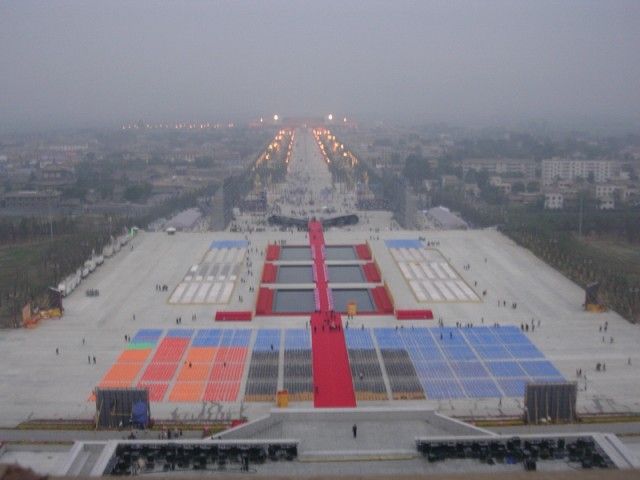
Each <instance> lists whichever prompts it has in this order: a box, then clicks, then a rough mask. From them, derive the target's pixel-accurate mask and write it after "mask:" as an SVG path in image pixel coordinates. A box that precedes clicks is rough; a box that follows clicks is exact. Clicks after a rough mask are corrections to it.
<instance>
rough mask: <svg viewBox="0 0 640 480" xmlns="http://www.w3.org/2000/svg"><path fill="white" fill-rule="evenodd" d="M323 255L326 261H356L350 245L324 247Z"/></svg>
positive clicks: (354, 252) (353, 250)
mask: <svg viewBox="0 0 640 480" xmlns="http://www.w3.org/2000/svg"><path fill="white" fill-rule="evenodd" d="M324 248H325V254H326V257H327V260H357V259H358V257H357V255H356V251H355V249H354V248H353V247H352V246H351V245H333V246H326V247H324Z"/></svg>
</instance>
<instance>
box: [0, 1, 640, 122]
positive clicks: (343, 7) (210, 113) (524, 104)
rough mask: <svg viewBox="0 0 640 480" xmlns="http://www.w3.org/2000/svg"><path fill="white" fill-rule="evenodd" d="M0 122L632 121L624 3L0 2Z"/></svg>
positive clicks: (635, 18) (633, 23)
mask: <svg viewBox="0 0 640 480" xmlns="http://www.w3.org/2000/svg"><path fill="white" fill-rule="evenodd" d="M0 66H1V68H0V124H1V125H2V126H4V127H7V126H16V127H24V126H29V125H34V126H37V127H38V128H41V127H51V126H82V125H87V126H94V125H104V124H114V125H115V124H120V123H122V122H125V121H128V120H132V119H134V120H135V119H139V118H144V119H147V120H152V121H161V120H177V119H210V120H222V119H226V118H236V119H238V118H243V117H248V116H259V115H270V114H272V113H273V112H278V113H280V114H281V115H303V114H317V115H320V114H324V113H328V112H334V113H337V114H338V115H343V114H346V115H354V116H356V117H358V116H361V117H362V116H365V115H369V116H371V115H374V116H376V117H379V118H389V119H395V120H402V119H407V120H410V121H413V120H418V119H419V120H427V121H434V120H436V121H437V120H444V121H465V120H470V121H479V120H480V121H482V120H484V119H488V120H500V119H505V120H510V119H520V118H537V119H543V118H549V119H554V118H573V117H605V118H629V117H635V118H638V112H640V1H638V0H631V1H626V2H625V1H614V0H600V1H585V0H577V1H572V0H553V1H545V0H531V1H526V2H525V1H517V0H510V1H489V0H484V1H465V2H455V1H452V0H445V1H442V2H431V1H427V0H423V1H416V2H403V1H398V0H390V1H387V2H381V1H373V0H361V1H351V2H350V1H345V0H337V1H325V0H322V1H320V0H316V1H312V2H307V1H290V2H285V1H269V0H263V1H255V2H248V1H227V2H218V1H192V2H189V1H179V2H178V1H176V2H173V1H172V2H169V1H157V2H154V1H147V0H127V1H109V0H100V1H89V0H81V1H56V0H47V1H40V2H31V1H26V0H3V1H1V2H0Z"/></svg>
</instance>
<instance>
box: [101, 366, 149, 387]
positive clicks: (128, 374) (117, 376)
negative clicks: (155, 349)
mask: <svg viewBox="0 0 640 480" xmlns="http://www.w3.org/2000/svg"><path fill="white" fill-rule="evenodd" d="M141 368H142V363H114V364H113V365H112V367H111V369H110V370H109V371H108V372H107V374H106V375H105V376H104V377H103V378H102V382H125V383H126V382H128V383H131V382H133V381H134V380H135V379H136V376H138V372H139V371H140V369H141Z"/></svg>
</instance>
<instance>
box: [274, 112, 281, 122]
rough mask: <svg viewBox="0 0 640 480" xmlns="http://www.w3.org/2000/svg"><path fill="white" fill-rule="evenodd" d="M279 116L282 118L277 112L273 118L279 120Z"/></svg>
mask: <svg viewBox="0 0 640 480" xmlns="http://www.w3.org/2000/svg"><path fill="white" fill-rule="evenodd" d="M279 118H280V117H279V116H278V114H277V113H276V114H275V115H274V116H273V120H274V121H275V122H277V121H278V119H279Z"/></svg>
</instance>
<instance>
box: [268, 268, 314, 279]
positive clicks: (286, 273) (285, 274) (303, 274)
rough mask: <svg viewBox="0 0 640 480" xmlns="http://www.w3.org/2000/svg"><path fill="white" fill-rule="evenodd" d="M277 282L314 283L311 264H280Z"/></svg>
mask: <svg viewBox="0 0 640 480" xmlns="http://www.w3.org/2000/svg"><path fill="white" fill-rule="evenodd" d="M276 282H277V283H313V270H312V269H311V265H280V266H279V267H278V277H277V279H276Z"/></svg>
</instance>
